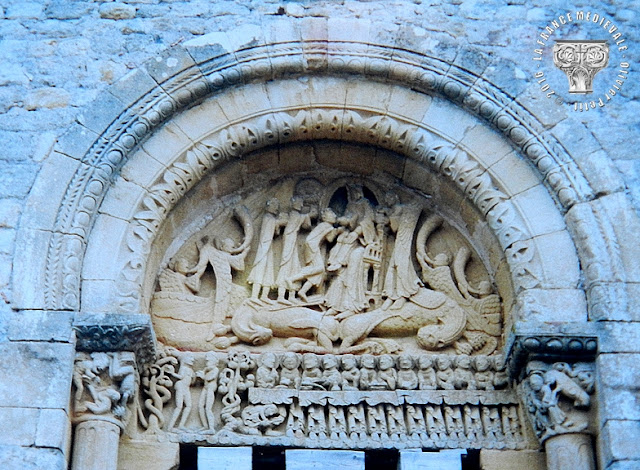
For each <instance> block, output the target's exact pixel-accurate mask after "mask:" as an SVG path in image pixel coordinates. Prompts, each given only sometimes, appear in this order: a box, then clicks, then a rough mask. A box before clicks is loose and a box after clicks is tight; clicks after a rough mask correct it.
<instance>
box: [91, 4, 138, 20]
mask: <svg viewBox="0 0 640 470" xmlns="http://www.w3.org/2000/svg"><path fill="white" fill-rule="evenodd" d="M99 11H100V18H105V19H108V20H130V19H132V18H135V17H136V7H134V6H133V5H127V4H126V3H120V2H113V3H103V4H102V5H100V10H99Z"/></svg>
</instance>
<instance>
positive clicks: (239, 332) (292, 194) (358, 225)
mask: <svg viewBox="0 0 640 470" xmlns="http://www.w3.org/2000/svg"><path fill="white" fill-rule="evenodd" d="M237 200H238V198H237V196H232V197H229V199H228V200H223V201H222V202H221V203H219V204H220V210H219V211H218V215H217V216H215V217H214V218H213V220H212V221H211V222H210V223H208V224H207V225H206V226H205V227H204V228H203V229H201V230H199V231H198V232H196V233H193V234H192V235H191V236H190V237H189V238H188V239H187V240H186V242H185V243H184V244H183V245H182V247H181V248H179V249H178V250H177V251H176V252H175V253H174V254H173V256H172V257H171V258H170V259H169V260H168V261H167V262H166V266H164V267H163V268H161V270H160V272H159V274H158V278H157V288H156V292H155V294H154V296H153V300H152V304H151V310H152V316H153V322H154V325H155V330H156V333H157V335H158V338H159V339H160V340H161V341H162V342H163V343H165V344H167V345H170V346H173V347H177V348H187V349H191V350H198V351H207V350H227V349H229V348H231V349H234V348H235V349H244V350H249V351H254V352H259V351H265V350H277V351H285V350H289V351H294V352H303V353H304V352H314V353H340V354H363V353H370V354H384V353H396V352H399V351H401V350H407V351H418V350H423V351H424V350H426V351H433V352H438V351H442V352H447V353H459V354H467V355H488V354H491V353H493V352H494V351H496V348H497V347H498V345H499V342H500V334H501V321H502V307H501V302H500V298H499V297H498V295H497V294H496V293H495V291H494V288H493V287H492V279H491V277H490V276H489V274H488V273H487V271H486V269H485V268H484V267H483V265H482V263H481V262H480V258H479V257H478V256H477V255H475V254H474V250H473V249H472V248H471V245H470V244H469V243H468V242H467V241H465V237H464V236H463V235H462V234H461V233H460V232H459V231H458V230H456V229H455V228H454V227H453V226H452V225H451V224H449V223H447V222H446V221H445V219H444V218H443V217H442V216H441V215H439V214H437V213H436V212H435V211H434V208H433V207H432V206H431V205H430V204H429V202H428V200H427V199H425V198H424V197H422V196H420V195H418V194H415V193H413V192H411V191H410V190H408V189H406V188H403V187H401V186H399V185H397V184H395V183H391V182H389V181H374V180H372V181H367V180H362V179H361V178H355V177H346V176H341V177H338V176H337V175H336V176H334V177H330V176H329V175H327V177H326V178H325V180H323V181H320V180H318V179H315V178H309V177H305V176H300V177H283V178H281V179H280V180H278V181H276V182H275V183H273V184H272V185H270V186H269V187H265V188H264V189H261V188H259V187H258V188H256V190H255V192H254V193H253V194H251V193H247V194H246V195H244V196H243V202H242V203H239V202H237Z"/></svg>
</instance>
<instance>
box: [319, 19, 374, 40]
mask: <svg viewBox="0 0 640 470" xmlns="http://www.w3.org/2000/svg"><path fill="white" fill-rule="evenodd" d="M370 30H371V21H362V20H357V19H352V18H330V19H329V22H328V36H329V41H330V42H361V43H363V44H368V43H369V37H370V36H371V34H370Z"/></svg>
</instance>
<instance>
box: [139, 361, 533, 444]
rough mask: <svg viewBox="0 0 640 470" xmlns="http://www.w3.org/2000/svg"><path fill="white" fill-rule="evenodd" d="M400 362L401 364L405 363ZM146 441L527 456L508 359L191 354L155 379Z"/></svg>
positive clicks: (157, 367)
mask: <svg viewBox="0 0 640 470" xmlns="http://www.w3.org/2000/svg"><path fill="white" fill-rule="evenodd" d="M396 362H397V364H396ZM141 383H142V387H141V390H140V397H139V400H138V402H137V403H138V405H139V407H140V413H139V414H138V424H137V426H135V427H133V428H132V427H130V428H129V432H130V433H131V434H132V436H133V437H135V438H137V439H167V438H168V439H170V440H173V441H182V442H203V443H204V442H207V443H211V444H233V445H240V444H244V445H250V444H258V445H260V444H267V443H268V444H269V445H295V446H302V447H332V448H354V447H355V448H368V447H380V446H382V447H385V446H388V447H396V448H398V447H415V446H418V447H428V448H448V447H450V448H460V447H465V448H481V447H483V448H512V449H516V448H525V447H530V446H532V445H533V444H532V443H531V442H530V441H529V439H528V437H527V434H526V433H525V431H524V422H523V416H522V412H521V409H520V406H519V404H518V403H519V402H518V399H517V397H516V395H515V393H514V391H513V390H512V389H511V388H510V386H509V382H508V380H507V375H506V372H505V369H504V363H503V361H501V359H500V358H499V357H488V356H476V357H475V358H470V357H469V356H458V357H453V356H446V355H439V356H429V355H420V356H411V355H401V356H398V357H394V356H391V355H385V356H380V357H379V358H375V357H374V356H369V355H365V356H362V357H360V358H358V357H356V356H352V355H343V356H334V355H316V354H312V353H307V354H304V355H301V354H296V353H292V352H289V353H282V354H274V353H263V354H261V355H260V356H255V355H250V354H248V353H245V352H231V353H228V354H221V353H214V352H209V353H206V354H205V353H190V352H179V351H177V350H174V349H171V348H168V349H167V350H166V352H165V353H163V354H161V357H160V358H159V359H158V361H157V362H156V363H154V364H151V365H149V366H147V367H146V368H145V371H144V373H143V375H142V382H141Z"/></svg>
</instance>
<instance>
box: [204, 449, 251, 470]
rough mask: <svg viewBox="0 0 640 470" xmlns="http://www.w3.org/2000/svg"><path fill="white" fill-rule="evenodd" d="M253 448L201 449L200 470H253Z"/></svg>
mask: <svg viewBox="0 0 640 470" xmlns="http://www.w3.org/2000/svg"><path fill="white" fill-rule="evenodd" d="M251 458H252V449H251V447H199V448H198V470H251Z"/></svg>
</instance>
